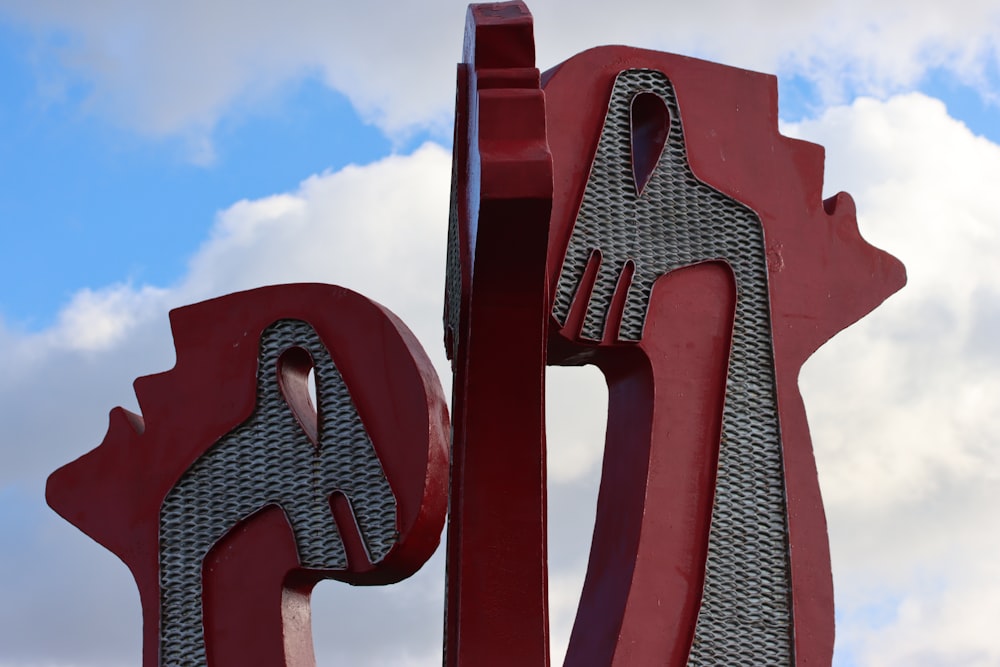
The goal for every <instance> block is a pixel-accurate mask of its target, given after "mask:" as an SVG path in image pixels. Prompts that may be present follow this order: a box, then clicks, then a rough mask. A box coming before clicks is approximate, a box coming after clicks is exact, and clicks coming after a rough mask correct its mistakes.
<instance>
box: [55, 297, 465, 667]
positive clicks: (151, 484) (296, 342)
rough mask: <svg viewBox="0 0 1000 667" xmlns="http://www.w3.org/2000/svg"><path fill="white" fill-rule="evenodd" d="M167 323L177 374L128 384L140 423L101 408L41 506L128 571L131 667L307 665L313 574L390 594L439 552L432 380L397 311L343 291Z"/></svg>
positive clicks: (438, 403) (440, 490)
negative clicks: (133, 588)
mask: <svg viewBox="0 0 1000 667" xmlns="http://www.w3.org/2000/svg"><path fill="white" fill-rule="evenodd" d="M171 322H172V325H173V330H174V339H175V343H176V346H177V365H176V366H175V368H174V369H173V370H171V371H168V372H166V373H162V374H159V375H153V376H149V377H145V378H140V379H139V380H137V381H136V385H135V386H136V395H137V397H138V398H139V403H140V406H141V407H142V411H143V414H142V416H139V415H135V414H131V413H129V412H127V411H125V410H123V409H121V408H116V409H115V410H113V411H112V413H111V424H110V427H109V430H108V434H107V436H106V437H105V439H104V442H103V443H102V444H101V446H100V447H98V448H97V449H95V450H93V451H92V452H90V453H89V454H86V455H84V456H83V457H81V458H80V459H78V460H77V461H74V462H73V463H70V464H69V465H67V466H65V467H63V468H61V469H59V470H57V471H56V472H55V473H53V474H52V476H51V477H50V479H49V484H48V490H47V495H48V500H49V503H50V504H51V505H52V507H54V508H55V509H56V510H57V511H58V512H59V513H60V514H62V515H63V516H64V517H65V518H66V519H68V520H69V521H70V522H72V523H74V524H75V525H77V526H78V527H79V528H80V529H81V530H83V531H84V532H86V533H87V534H88V535H90V536H91V537H93V538H94V539H96V540H97V541H98V542H100V543H101V544H103V545H104V546H106V547H107V548H108V549H110V550H111V551H113V552H114V553H116V554H117V555H118V556H119V557H120V558H121V559H122V560H123V561H124V562H125V563H126V564H127V565H128V566H129V568H130V569H131V570H132V573H133V575H134V576H135V578H136V582H137V583H138V585H139V589H140V596H141V601H142V606H143V617H144V623H143V625H144V630H143V632H144V641H143V664H145V665H148V666H150V667H152V666H153V665H178V666H185V667H186V666H188V665H203V664H210V665H251V664H253V665H295V666H296V667H306V666H308V665H312V664H314V663H315V660H314V658H313V649H312V638H311V628H310V620H309V595H310V592H311V590H312V587H313V585H314V584H315V583H316V582H317V581H318V580H320V579H323V578H333V579H339V580H342V581H347V582H349V583H352V584H358V585H365V584H385V583H391V582H394V581H398V580H400V579H402V578H404V577H407V576H409V575H410V574H412V573H413V572H415V571H416V570H417V569H418V568H419V567H420V566H421V565H422V564H423V563H424V562H425V561H426V560H427V558H429V557H430V555H431V554H432V553H433V552H434V550H435V549H436V547H437V544H438V540H439V538H440V534H441V530H442V528H443V526H444V513H445V507H446V494H447V450H446V446H447V440H446V439H447V437H448V417H447V409H446V407H445V402H444V398H443V394H442V392H441V388H440V385H439V384H438V382H437V378H436V376H435V374H434V371H433V368H432V367H431V365H430V362H429V360H428V359H427V357H426V355H425V354H424V352H423V350H422V349H421V348H420V345H419V344H418V343H417V341H416V339H415V338H414V337H413V335H412V334H411V333H410V332H409V330H408V329H406V327H405V326H404V325H403V324H402V323H401V322H400V321H399V320H398V319H396V318H395V317H394V316H393V315H392V314H391V313H389V312H388V311H386V310H385V309H384V308H382V307H380V306H378V305H377V304H375V303H373V302H371V301H369V300H368V299H366V298H364V297H362V296H360V295H358V294H355V293H354V292H350V291H348V290H345V289H342V288H338V287H333V286H328V285H282V286H274V287H267V288H262V289H258V290H253V291H249V292H242V293H238V294H232V295H229V296H226V297H222V298H219V299H214V300H212V301H207V302H204V303H200V304H197V305H194V306H187V307H185V308H181V309H178V310H175V311H173V312H172V313H171ZM310 372H312V373H313V374H314V376H315V393H316V399H317V403H316V407H314V405H313V402H312V400H311V398H310V394H309V374H310Z"/></svg>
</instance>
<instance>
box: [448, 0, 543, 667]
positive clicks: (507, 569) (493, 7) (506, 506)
mask: <svg viewBox="0 0 1000 667" xmlns="http://www.w3.org/2000/svg"><path fill="white" fill-rule="evenodd" d="M458 89H459V94H458V100H457V105H456V126H455V127H456V129H455V167H454V168H455V174H454V185H453V193H452V197H453V201H452V216H451V225H452V229H451V231H450V239H449V243H450V248H449V282H448V295H447V304H448V305H447V306H446V343H447V344H448V345H449V348H450V349H449V353H450V356H451V358H452V364H453V371H454V388H453V391H454V397H453V403H452V410H453V414H454V423H453V440H452V450H453V453H452V455H453V463H452V480H451V507H450V519H449V525H448V592H447V622H446V632H447V639H446V647H445V652H446V656H445V663H446V664H447V665H467V666H470V667H471V666H475V667H483V666H489V665H505V666H507V665H526V666H527V665H544V664H547V663H548V637H547V634H548V630H547V627H548V619H547V603H546V598H547V583H546V577H547V573H546V523H545V511H546V497H545V419H544V398H545V394H544V391H545V386H544V382H545V348H546V335H547V322H548V299H547V296H546V295H547V292H546V282H547V281H546V264H545V262H546V253H547V247H548V222H549V214H550V212H551V205H552V165H551V157H550V155H549V152H548V146H547V143H546V138H545V107H544V97H543V94H542V92H541V90H540V87H539V72H538V70H537V69H536V68H535V66H534V41H533V36H532V21H531V15H530V14H529V13H528V10H527V8H526V7H525V6H524V5H523V4H522V3H520V2H510V3H500V4H487V5H472V6H470V8H469V13H468V20H467V24H466V35H465V54H464V63H463V64H462V65H460V66H459V86H458Z"/></svg>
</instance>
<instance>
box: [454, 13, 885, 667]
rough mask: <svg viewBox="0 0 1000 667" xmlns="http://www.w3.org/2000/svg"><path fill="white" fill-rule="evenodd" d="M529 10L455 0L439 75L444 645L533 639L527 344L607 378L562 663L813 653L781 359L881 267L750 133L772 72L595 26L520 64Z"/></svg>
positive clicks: (540, 467)
mask: <svg viewBox="0 0 1000 667" xmlns="http://www.w3.org/2000/svg"><path fill="white" fill-rule="evenodd" d="M530 21H531V19H530V14H528V11H527V9H526V7H524V5H523V4H521V3H518V2H512V3H501V4H491V5H473V6H471V7H470V10H469V22H468V25H467V31H466V57H465V60H466V62H465V64H464V65H462V66H460V68H459V95H458V103H457V112H456V141H455V165H456V167H455V169H456V172H455V179H454V188H453V210H452V229H451V232H450V234H451V236H450V248H451V249H450V253H449V282H448V286H449V287H448V290H449V291H448V295H447V306H446V331H447V332H448V333H447V337H448V339H449V340H450V341H452V342H451V348H450V349H451V351H452V358H453V362H454V372H455V385H454V386H455V398H454V402H453V414H454V419H455V425H456V426H455V436H454V444H453V447H454V450H453V459H454V466H455V467H454V471H453V486H452V507H453V512H452V517H451V523H450V528H449V588H448V623H447V629H448V633H449V636H448V638H447V642H446V647H447V655H446V663H447V664H449V665H462V664H465V665H477V666H478V665H507V664H525V665H527V664H533V665H543V664H547V663H548V660H549V658H548V649H547V637H546V632H547V622H546V594H545V572H544V567H541V568H540V567H539V565H540V564H544V549H545V537H544V536H545V505H544V498H545V489H544V479H545V476H544V460H545V459H544V433H543V431H542V429H541V427H540V424H542V423H543V418H542V414H541V412H542V411H541V406H542V405H543V403H542V401H541V396H542V384H543V381H544V373H543V364H544V361H543V360H542V359H540V358H539V357H540V350H542V349H543V344H544V345H546V346H547V348H546V349H547V353H548V357H547V361H548V363H558V364H582V363H594V364H596V365H598V366H599V367H600V368H601V369H602V370H603V371H604V373H605V375H606V377H607V380H608V384H609V403H610V404H609V413H608V432H607V444H606V450H605V459H604V469H603V474H602V483H601V489H600V496H599V500H598V510H597V519H596V525H595V530H594V538H593V543H592V547H591V557H590V565H589V569H588V573H587V578H586V582H585V585H584V591H583V595H582V599H581V601H580V607H579V610H578V614H577V619H576V624H575V626H574V631H573V635H572V638H571V641H570V646H569V651H568V654H567V660H566V664H568V665H604V664H622V665H646V664H664V663H666V664H670V665H684V664H710V665H718V664H767V665H772V664H773V665H777V664H789V665H790V664H799V665H805V664H829V663H830V660H831V656H832V647H833V594H832V581H831V576H830V564H829V548H828V544H827V537H826V525H825V518H824V515H823V510H822V502H821V498H820V493H819V486H818V482H817V478H816V470H815V463H814V459H813V454H812V449H811V445H810V441H809V432H808V426H807V424H806V418H805V412H804V409H803V406H802V400H801V397H800V396H799V392H798V388H797V383H796V380H797V376H798V372H799V369H800V367H801V365H802V364H803V362H804V361H805V360H806V358H808V356H809V355H810V354H811V353H812V352H813V351H815V349H816V348H818V347H819V346H820V345H821V344H822V343H823V342H825V341H826V340H827V339H829V338H830V337H831V336H832V335H833V334H834V333H836V332H837V331H839V330H840V329H842V328H844V327H846V326H848V325H849V324H851V323H852V322H854V321H855V320H857V319H858V318H860V317H862V316H863V315H864V314H866V313H867V312H869V311H870V310H872V309H873V308H874V307H875V306H877V305H878V304H879V303H880V302H881V301H882V300H883V299H885V298H886V297H887V296H888V295H890V294H891V293H892V292H894V291H896V290H897V289H899V288H900V287H901V286H902V285H903V283H904V282H905V272H904V270H903V267H902V265H901V264H900V263H899V262H898V261H897V260H895V259H894V258H892V257H891V256H889V255H887V254H886V253H884V252H881V251H879V250H877V249H875V248H873V247H872V246H870V245H868V244H867V243H866V242H865V241H864V240H863V239H862V238H861V236H860V235H859V233H858V229H857V222H856V219H855V214H854V207H853V203H852V202H851V200H850V197H849V196H848V195H846V194H840V195H837V196H836V197H833V198H832V199H829V200H827V201H825V202H824V201H823V200H822V196H821V193H822V175H823V152H822V148H821V147H819V146H815V145H813V144H808V143H806V142H802V141H797V140H793V139H788V138H786V137H782V136H781V135H780V134H779V133H778V130H777V93H776V91H777V88H776V80H775V78H774V77H772V76H768V75H763V74H757V73H753V72H747V71H744V70H738V69H734V68H731V67H724V66H721V65H716V64H713V63H708V62H704V61H699V60H695V59H691V58H685V57H680V56H674V55H669V54H664V53H657V52H651V51H643V50H639V49H632V48H627V47H603V48H598V49H593V50H591V51H587V52H585V53H583V54H580V55H578V56H576V57H574V58H572V59H570V60H568V61H566V62H565V63H563V64H561V65H559V66H557V67H555V68H553V69H552V70H550V71H549V72H547V73H545V74H544V75H542V76H541V78H540V81H539V80H536V79H535V74H536V72H537V70H535V69H534V59H533V49H532V41H531V22H530ZM542 104H544V114H542V113H541V112H540V110H539V107H540V106H541V105H542ZM542 115H543V116H544V118H541V117H540V116H542ZM546 148H548V151H546ZM549 160H551V173H552V181H551V182H552V190H551V194H550V191H549V189H548V186H549V181H548V180H547V175H548V171H547V170H548V168H549V164H550V162H549ZM550 196H551V206H552V209H551V215H550V216H548V217H546V209H547V207H548V206H549V202H550V199H549V197H550ZM542 243H545V244H546V248H547V255H546V257H545V258H541V257H539V254H538V250H539V244H542ZM542 275H544V276H545V277H544V278H543V277H542ZM501 285H502V286H503V288H501V287H500V286H501ZM541 311H544V313H545V315H544V316H540V315H539V312H541ZM544 320H548V321H547V322H546V321H544ZM515 351H516V354H515V353H514V352H515ZM454 508H459V511H460V513H459V514H456V511H455V509H454ZM470 564H474V565H470Z"/></svg>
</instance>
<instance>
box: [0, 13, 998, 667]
mask: <svg viewBox="0 0 1000 667" xmlns="http://www.w3.org/2000/svg"><path fill="white" fill-rule="evenodd" d="M995 4H996V3H995V2H975V1H973V0H968V1H963V2H953V3H948V5H947V7H942V6H940V3H921V2H917V3H914V2H906V3H903V2H896V1H895V0H885V1H884V2H880V3H870V2H863V1H861V0H857V1H854V0H850V1H845V2H843V3H840V4H839V5H838V7H837V8H836V9H834V8H832V7H827V6H825V3H824V4H812V3H795V4H785V3H781V2H773V3H760V4H759V5H754V6H753V7H748V6H740V7H738V8H736V7H729V6H728V5H727V4H726V3H725V2H722V1H721V0H718V1H715V0H710V1H707V2H703V3H698V4H697V5H695V6H691V7H688V8H686V9H678V8H672V9H671V8H665V7H663V6H662V3H646V2H643V1H641V0H633V1H631V2H628V3H624V4H622V7H621V9H616V10H614V13H612V10H611V9H610V8H609V6H608V5H607V3H599V2H596V1H594V2H591V1H590V0H581V1H580V2H577V3H575V4H574V11H573V12H572V13H568V12H565V11H564V10H563V9H562V8H561V6H560V5H559V3H556V2H552V1H550V2H537V3H533V4H532V5H531V8H532V10H533V12H534V15H535V21H536V42H537V44H538V63H539V66H540V67H541V68H542V69H545V68H547V67H549V66H551V65H554V64H556V63H558V62H559V61H561V60H563V59H565V58H568V57H569V56H571V55H573V54H574V53H576V52H579V51H581V50H583V49H584V48H587V47H589V46H594V45H597V44H603V43H628V44H633V45H636V46H643V47H648V48H658V49H663V50H670V51H675V52H682V53H686V54H689V55H695V56H699V57H706V58H709V59H713V60H718V61H721V62H725V63H728V64H733V65H737V66H741V67H746V68H750V69H757V70H761V71H768V72H773V73H776V74H778V75H779V91H780V98H781V99H780V104H781V107H780V115H781V119H782V123H783V125H782V127H783V131H784V132H785V133H786V134H789V135H794V136H800V137H803V138H807V139H809V140H812V141H816V142H818V143H821V144H823V145H824V146H826V149H827V172H826V191H827V193H828V194H833V193H834V192H836V191H838V190H847V191H848V192H850V193H851V194H852V195H853V196H854V197H855V199H856V201H857V204H858V210H859V219H860V224H861V229H862V233H863V234H864V235H865V236H866V238H868V239H869V240H871V241H872V242H873V243H874V244H875V245H878V246H880V247H883V248H885V249H886V250H888V251H890V252H892V253H893V254H896V255H897V256H899V257H900V258H901V259H902V260H903V261H904V263H906V264H907V267H908V271H909V276H910V283H909V285H908V286H907V287H906V288H905V289H904V290H903V292H901V293H900V294H899V295H897V296H895V297H893V298H892V299H890V300H889V301H888V302H887V303H886V304H885V305H884V306H883V307H882V308H880V309H879V310H878V311H877V312H876V313H875V314H873V315H872V316H871V317H870V318H868V319H867V320H865V321H864V322H862V323H860V324H859V325H857V326H855V327H852V328H851V329H850V330H848V331H847V332H845V333H843V334H841V335H840V336H838V337H837V338H836V339H835V340H834V341H832V342H831V343H830V344H828V345H827V346H826V347H824V348H823V350H821V351H820V352H819V353H818V354H817V355H816V357H815V358H814V359H812V360H811V361H810V362H809V363H808V364H807V366H806V367H805V369H804V371H803V374H802V378H801V386H802V390H803V395H804V398H805V400H806V404H807V408H808V410H809V417H810V422H811V425H812V432H813V438H814V446H815V449H816V454H817V461H818V465H819V468H820V479H821V483H822V486H823V492H824V497H825V500H826V509H827V514H828V520H829V523H830V535H831V549H832V555H833V559H834V571H835V572H834V574H835V582H836V587H837V604H838V648H837V658H836V664H837V665H841V666H847V665H858V666H865V667H867V666H876V665H877V666H882V665H886V666H900V667H902V666H904V665H916V664H920V665H942V666H944V665H948V666H952V665H970V666H971V665H995V664H1000V640H998V639H997V638H996V632H995V626H996V622H997V621H998V620H1000V565H997V564H996V563H995V562H994V561H996V558H995V556H994V554H996V553H997V552H998V549H1000V538H998V537H996V534H1000V531H997V530H996V519H995V517H996V516H997V511H998V510H1000V497H998V494H997V493H996V491H995V488H996V484H997V481H998V480H1000V348H998V346H997V344H996V342H995V341H996V340H997V337H998V334H1000V277H998V276H997V275H996V271H995V269H994V267H995V265H996V258H997V256H998V254H1000V205H998V204H997V203H996V201H997V200H996V193H997V188H998V187H1000V186H998V184H1000V7H995V6H993V5H995ZM82 5H83V3H80V6H77V5H74V4H72V3H61V2H58V1H57V0H37V1H36V2H31V3H28V2H18V1H17V0H0V82H2V83H3V86H2V88H0V280H2V284H3V285H4V288H3V289H2V290H0V343H2V345H0V424H3V426H4V431H5V433H4V435H3V436H2V437H0V590H2V591H3V592H4V595H3V596H0V667H33V666H36V665H43V664H44V665H56V666H59V667H85V666H86V667H89V666H91V665H134V664H138V655H139V654H138V651H139V638H138V628H139V625H138V623H139V616H138V613H139V612H138V602H137V597H136V595H135V590H134V585H133V584H132V582H131V580H130V577H129V575H128V573H127V571H126V570H125V569H124V567H122V566H121V565H120V564H119V563H118V562H117V561H116V560H115V558H114V557H113V556H112V555H111V554H110V553H108V552H105V551H103V550H102V549H101V548H100V547H98V546H97V545H96V544H93V543H92V542H90V541H89V540H88V539H87V538H85V537H83V536H81V535H80V534H79V533H78V532H77V531H75V529H73V528H72V527H71V526H69V525H68V524H66V523H64V522H62V521H61V520H60V519H59V518H58V517H56V516H55V515H54V514H53V513H52V512H51V511H49V510H48V509H47V508H46V507H45V506H44V502H43V500H42V497H41V493H42V489H43V484H44V479H45V476H46V475H47V474H48V473H49V472H51V471H52V470H53V469H55V468H56V467H57V466H59V465H62V464H64V463H66V462H68V461H69V460H71V459H72V458H75V457H76V456H79V455H80V454H82V453H84V452H85V451H87V450H89V449H91V448H93V447H94V446H96V445H97V444H98V443H99V442H100V440H101V438H102V437H103V434H104V430H105V429H106V426H107V421H106V419H107V417H106V415H107V411H108V410H109V409H110V408H112V407H113V406H115V405H119V404H121V405H125V406H126V407H130V408H131V409H137V407H136V406H135V399H134V396H133V395H132V392H131V382H132V380H133V379H134V378H135V377H137V376H140V375H145V374H149V373H154V372H158V371H162V370H166V369H168V368H169V367H170V366H171V365H172V363H173V349H172V344H171V340H170V335H169V330H168V328H167V322H166V312H167V311H168V310H169V309H170V308H173V307H177V306H180V305H183V304H185V303H191V302H194V301H198V300H201V299H205V298H210V297H212V296H217V295H220V294H224V293H227V292H230V291H234V290H238V289H244V288H248V287H253V286H256V285H263V284H270V283H276V282H286V281H293V280H319V281H323V282H331V283H339V284H344V285H346V286H348V287H351V288H353V289H356V290H358V291H361V292H364V293H365V294H367V295H369V296H370V297H372V298H375V299H376V300H378V301H381V302H382V303H384V304H386V305H387V306H389V307H390V308H392V309H393V310H394V311H396V312H397V313H398V314H399V315H400V316H401V317H402V318H403V319H404V320H405V321H406V322H407V323H408V324H409V325H410V326H411V327H412V328H413V329H414V331H415V332H416V333H417V335H418V337H419V338H420V339H421V341H422V342H423V344H424V346H425V347H426V348H427V350H428V352H429V354H431V356H432V359H433V361H434V362H435V364H436V366H437V368H438V370H439V373H440V374H441V375H442V380H443V382H444V383H445V385H446V386H447V385H448V378H447V376H446V373H447V371H446V368H447V366H446V362H445V361H444V359H443V351H442V350H441V349H440V342H439V341H440V336H441V334H440V325H439V318H440V312H441V311H440V309H441V305H440V304H441V290H442V287H443V269H444V228H445V225H446V216H447V197H448V182H449V169H450V166H449V161H450V122H451V112H452V105H453V85H454V64H455V62H456V61H457V60H458V58H459V56H460V51H461V42H462V28H463V24H464V14H465V5H464V4H463V3H460V2H448V1H444V0H434V1H431V2H427V3H423V4H421V5H419V6H412V5H406V6H397V5H394V4H393V3H367V4H364V5H361V4H356V5H346V4H343V5H338V4H331V3H321V2H313V1H312V0H298V1H297V2H290V3H283V4H282V5H281V6H280V7H278V6H277V5H274V6H272V5H270V4H269V3H266V2H249V3H247V2H244V3H237V2H234V1H233V0H209V1H204V0H203V1H202V2H199V3H195V2H187V1H180V0H176V1H174V2H169V3H168V2H160V1H159V0H155V1H151V2H148V3H142V4H134V3H128V2H125V1H124V0H99V1H95V2H93V3H87V5H86V7H83V6H82ZM748 27H750V28H752V29H748ZM603 391H604V390H603V387H602V385H601V382H600V379H599V376H598V375H597V374H596V373H595V372H590V371H587V370H566V369H558V370H554V371H553V372H552V374H551V376H550V401H549V409H550V415H549V424H550V445H549V446H550V452H551V453H550V463H551V469H550V483H551V487H550V488H551V498H550V504H551V506H552V507H553V512H559V514H557V516H559V517H560V518H559V520H558V521H555V522H553V528H552V531H553V534H552V536H551V541H552V609H553V614H554V616H553V633H554V647H555V651H556V652H558V650H559V647H560V646H561V645H562V644H563V643H564V642H565V639H566V636H567V633H568V630H569V624H570V623H571V622H572V615H573V610H574V604H575V596H576V595H577V594H578V589H579V585H580V577H581V576H582V572H583V567H584V565H585V562H584V560H583V556H582V555H581V554H585V552H586V543H587V541H588V539H589V538H588V534H589V526H590V523H589V522H590V521H591V520H592V509H590V510H586V509H585V510H579V511H577V510H576V509H574V508H588V507H592V504H593V498H594V493H595V489H596V484H597V476H598V473H599V467H600V465H599V462H600V456H601V447H602V442H601V440H602V428H603V426H602V423H601V415H602V414H603V412H602V411H603V408H602V407H601V401H602V400H604V394H603V393H602V392H603ZM581 406H583V407H581ZM588 511H589V512H591V513H590V514H588ZM442 573H443V561H442V559H441V557H440V554H438V555H437V556H435V558H434V559H432V560H431V562H430V563H429V564H428V565H427V567H426V568H425V570H423V571H422V572H421V573H419V574H418V575H417V576H416V577H414V579H412V580H410V581H408V582H406V583H405V584H402V585H400V586H399V587H393V588H390V589H386V590H382V591H371V590H368V591H357V590H354V589H351V590H346V587H340V586H337V585H335V584H330V585H321V586H320V587H318V589H317V593H316V596H315V603H314V609H315V613H314V627H315V628H316V634H317V655H318V658H319V662H320V664H335V663H341V662H346V663H348V664H358V665H383V664H412V665H432V664H439V663H440V622H439V619H440V613H441V606H442V597H441V596H442V590H443V589H442ZM345 608H349V609H350V610H351V613H350V614H345V613H344V611H343V610H344V609H345ZM98 612H99V613H98ZM414 619H418V620H414ZM380 624H381V625H382V626H384V627H388V628H390V629H391V632H389V633H388V635H389V636H391V639H390V640H386V639H385V637H386V636H387V635H386V633H381V634H380V633H379V632H378V631H377V630H376V628H378V627H379V626H380ZM321 629H322V630H321Z"/></svg>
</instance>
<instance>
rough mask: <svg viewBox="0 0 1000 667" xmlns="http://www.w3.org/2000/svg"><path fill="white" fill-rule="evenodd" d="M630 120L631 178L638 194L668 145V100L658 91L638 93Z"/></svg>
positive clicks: (633, 100) (633, 103)
mask: <svg viewBox="0 0 1000 667" xmlns="http://www.w3.org/2000/svg"><path fill="white" fill-rule="evenodd" d="M629 123H630V125H631V130H632V178H633V180H634V181H635V193H636V195H641V194H642V191H643V190H644V189H645V188H646V184H647V183H649V179H650V177H651V176H652V175H653V172H654V171H655V170H656V165H657V164H658V163H659V162H660V155H662V154H663V147H664V146H666V144H667V135H668V134H669V133H670V111H669V110H668V109H667V103H666V102H664V101H663V98H662V97H660V96H659V95H657V94H656V93H650V92H643V93H639V94H637V95H636V96H635V97H633V98H632V104H631V106H630V107H629Z"/></svg>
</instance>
